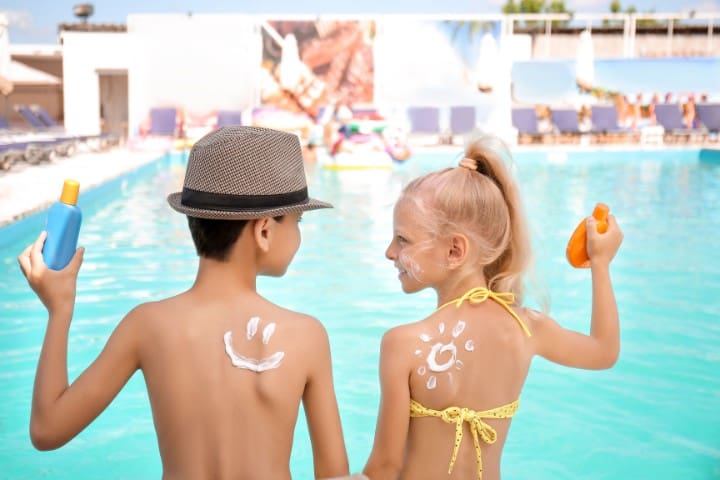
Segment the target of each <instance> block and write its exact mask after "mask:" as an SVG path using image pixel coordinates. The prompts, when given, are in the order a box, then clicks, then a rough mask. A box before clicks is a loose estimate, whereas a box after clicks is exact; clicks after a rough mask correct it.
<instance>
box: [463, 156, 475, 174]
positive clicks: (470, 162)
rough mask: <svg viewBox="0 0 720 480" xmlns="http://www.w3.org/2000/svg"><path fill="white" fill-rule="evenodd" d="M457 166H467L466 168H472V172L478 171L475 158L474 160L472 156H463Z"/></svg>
mask: <svg viewBox="0 0 720 480" xmlns="http://www.w3.org/2000/svg"><path fill="white" fill-rule="evenodd" d="M458 166H459V167H462V168H467V169H468V170H472V171H474V172H477V171H478V163H477V160H474V159H472V158H468V157H464V158H463V159H462V160H460V163H459V164H458Z"/></svg>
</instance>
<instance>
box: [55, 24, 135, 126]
mask: <svg viewBox="0 0 720 480" xmlns="http://www.w3.org/2000/svg"><path fill="white" fill-rule="evenodd" d="M62 42H63V93H64V100H63V101H64V110H65V130H67V131H68V132H70V133H74V134H82V135H94V134H99V133H100V128H101V127H100V82H99V79H98V74H97V71H98V70H110V69H112V70H124V69H127V68H128V67H129V65H130V60H129V59H130V50H129V49H128V41H127V35H126V34H124V33H87V32H63V33H62Z"/></svg>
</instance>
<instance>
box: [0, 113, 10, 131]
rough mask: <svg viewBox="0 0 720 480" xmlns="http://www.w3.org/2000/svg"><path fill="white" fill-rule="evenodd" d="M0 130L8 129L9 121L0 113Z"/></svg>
mask: <svg viewBox="0 0 720 480" xmlns="http://www.w3.org/2000/svg"><path fill="white" fill-rule="evenodd" d="M0 130H10V123H8V121H7V120H5V117H3V116H2V115H0Z"/></svg>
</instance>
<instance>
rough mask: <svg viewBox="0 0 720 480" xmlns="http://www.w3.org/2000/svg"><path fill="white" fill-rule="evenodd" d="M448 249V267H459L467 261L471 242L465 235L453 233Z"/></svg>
mask: <svg viewBox="0 0 720 480" xmlns="http://www.w3.org/2000/svg"><path fill="white" fill-rule="evenodd" d="M448 247H449V248H448V251H447V262H448V268H451V269H453V268H458V267H460V266H462V265H463V264H464V263H465V260H466V259H467V255H468V247H469V242H468V239H467V237H466V236H465V235H460V234H457V235H453V236H452V237H450V241H449V245H448Z"/></svg>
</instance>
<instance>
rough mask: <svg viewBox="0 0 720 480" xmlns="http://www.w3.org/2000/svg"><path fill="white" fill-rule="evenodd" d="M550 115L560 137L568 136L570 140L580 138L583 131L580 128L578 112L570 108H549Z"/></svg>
mask: <svg viewBox="0 0 720 480" xmlns="http://www.w3.org/2000/svg"><path fill="white" fill-rule="evenodd" d="M550 117H551V118H552V123H553V125H554V127H555V132H556V133H557V134H558V135H559V136H561V137H569V138H570V139H571V140H575V139H578V140H579V138H580V134H582V133H583V131H582V130H580V120H579V119H578V112H577V110H575V109H572V108H553V109H551V110H550Z"/></svg>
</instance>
